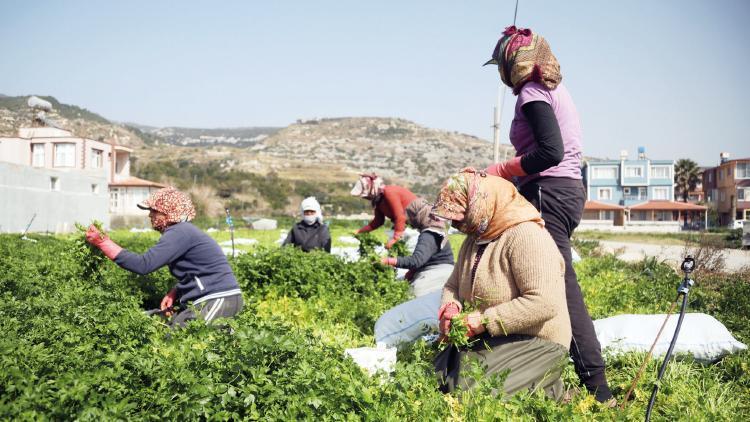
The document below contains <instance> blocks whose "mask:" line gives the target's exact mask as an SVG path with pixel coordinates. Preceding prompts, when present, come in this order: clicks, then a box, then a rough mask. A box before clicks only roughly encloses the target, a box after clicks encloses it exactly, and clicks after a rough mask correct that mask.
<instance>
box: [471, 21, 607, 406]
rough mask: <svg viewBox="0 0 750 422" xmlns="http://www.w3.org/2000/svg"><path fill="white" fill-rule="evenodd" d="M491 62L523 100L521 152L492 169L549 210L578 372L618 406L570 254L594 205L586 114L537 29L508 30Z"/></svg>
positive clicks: (516, 128)
mask: <svg viewBox="0 0 750 422" xmlns="http://www.w3.org/2000/svg"><path fill="white" fill-rule="evenodd" d="M487 64H495V65H497V67H498V70H499V72H500V79H502V81H503V83H504V84H505V85H507V86H509V87H510V88H512V89H513V94H514V95H516V96H517V98H518V99H517V100H516V107H515V116H514V117H513V123H512V124H511V127H510V142H511V143H512V144H513V146H514V147H515V149H516V157H515V158H513V159H511V160H508V161H506V162H503V163H496V164H493V165H492V166H490V167H489V168H487V169H486V171H487V173H489V174H493V175H496V176H501V177H503V178H505V179H508V180H511V181H515V182H516V185H517V187H518V190H519V191H520V192H521V194H522V195H523V196H524V197H525V198H526V199H527V200H529V202H531V203H532V204H534V206H535V207H536V208H537V209H538V210H539V212H540V213H541V214H542V218H543V219H544V222H545V227H546V229H547V231H548V232H549V233H550V234H551V235H552V238H553V239H554V240H555V243H556V244H557V247H558V249H559V250H560V253H561V254H562V256H563V258H564V260H565V294H566V298H567V302H568V313H569V314H570V323H571V328H572V330H573V340H572V341H571V344H570V354H571V357H572V358H573V363H574V365H575V369H576V372H577V373H578V377H579V378H580V379H581V381H582V382H583V384H584V385H585V386H586V388H587V389H588V390H589V391H590V392H592V393H594V394H595V396H596V399H597V400H598V401H600V402H609V404H610V405H612V404H613V403H615V401H614V400H613V397H612V393H611V391H610V389H609V385H608V384H607V378H606V376H605V373H604V369H605V368H604V360H603V359H602V353H601V346H600V345H599V341H598V340H597V338H596V332H595V331H594V324H593V322H592V321H591V316H590V315H589V313H588V310H587V309H586V305H585V303H584V302H583V295H582V294H581V288H580V286H579V285H578V279H577V277H576V273H575V270H574V269H573V265H572V256H571V251H570V237H571V235H572V234H573V230H575V228H576V227H577V226H578V223H579V222H580V221H581V216H582V214H583V206H584V203H585V202H586V190H585V189H584V187H583V183H582V182H581V179H582V177H581V169H580V167H581V157H582V146H581V138H582V136H581V124H580V120H579V117H578V111H577V110H576V106H575V104H574V103H573V99H572V98H571V96H570V93H569V92H568V90H567V88H566V87H565V85H563V84H562V75H561V74H560V65H559V64H558V62H557V59H556V58H555V56H554V55H553V54H552V51H551V50H550V47H549V44H547V41H546V40H545V39H544V38H543V37H541V36H540V35H538V34H534V33H532V32H531V30H530V29H519V28H516V27H515V26H511V27H508V28H506V29H505V31H504V32H503V36H502V37H501V38H500V40H499V41H498V43H497V45H496V46H495V50H494V52H493V53H492V59H490V60H489V61H488V62H487V63H485V65H487Z"/></svg>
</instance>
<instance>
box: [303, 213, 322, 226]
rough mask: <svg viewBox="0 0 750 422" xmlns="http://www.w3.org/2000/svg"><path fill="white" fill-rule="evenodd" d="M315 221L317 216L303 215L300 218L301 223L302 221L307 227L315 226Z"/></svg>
mask: <svg viewBox="0 0 750 422" xmlns="http://www.w3.org/2000/svg"><path fill="white" fill-rule="evenodd" d="M317 219H318V216H316V215H305V216H303V217H302V221H304V222H305V224H307V225H308V226H312V225H313V224H315V221H317Z"/></svg>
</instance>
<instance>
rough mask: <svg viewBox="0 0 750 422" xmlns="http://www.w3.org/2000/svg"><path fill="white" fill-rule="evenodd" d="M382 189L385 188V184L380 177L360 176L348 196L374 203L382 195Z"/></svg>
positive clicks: (373, 175)
mask: <svg viewBox="0 0 750 422" xmlns="http://www.w3.org/2000/svg"><path fill="white" fill-rule="evenodd" d="M383 188H385V183H384V182H383V178H382V177H380V176H378V175H377V174H375V173H372V174H360V175H359V180H357V183H355V184H354V188H352V190H351V192H349V194H350V195H352V196H359V197H361V198H365V199H371V200H373V201H374V200H375V199H376V198H377V197H378V196H380V194H382V193H383Z"/></svg>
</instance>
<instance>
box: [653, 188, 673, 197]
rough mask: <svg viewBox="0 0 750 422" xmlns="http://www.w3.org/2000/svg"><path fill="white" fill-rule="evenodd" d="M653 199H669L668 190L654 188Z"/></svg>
mask: <svg viewBox="0 0 750 422" xmlns="http://www.w3.org/2000/svg"><path fill="white" fill-rule="evenodd" d="M653 193H654V197H653V199H656V200H667V199H670V198H669V188H667V187H663V188H654V190H653Z"/></svg>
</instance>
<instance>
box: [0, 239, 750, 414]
mask: <svg viewBox="0 0 750 422" xmlns="http://www.w3.org/2000/svg"><path fill="white" fill-rule="evenodd" d="M332 231H333V237H334V246H345V244H343V243H339V242H338V240H337V239H338V236H341V235H347V234H351V231H352V230H351V229H350V228H336V227H334V228H333V230H332ZM212 235H213V236H214V237H215V238H217V239H218V240H219V241H224V240H227V239H228V234H227V233H226V232H216V233H212ZM379 236H380V240H384V235H383V234H382V233H380V234H379ZM30 237H32V238H34V239H35V240H36V242H31V241H26V240H21V239H19V237H18V236H10V235H0V292H1V293H0V294H2V301H0V419H3V420H46V419H51V420H68V419H78V420H113V419H119V420H196V419H207V420H239V419H251V420H252V419H262V420H378V421H380V420H466V421H474V420H571V419H572V420H575V419H579V420H613V419H622V420H642V419H643V415H644V411H645V406H646V403H647V401H648V397H649V395H650V392H651V388H652V386H653V382H654V379H655V372H656V369H657V365H658V364H659V363H660V360H656V361H652V362H651V363H650V364H649V365H648V367H647V370H646V372H645V374H644V376H643V378H642V379H641V382H640V383H639V386H638V388H637V389H636V392H635V397H634V400H633V401H632V402H631V403H630V404H629V405H628V406H627V407H626V409H625V410H619V409H607V408H604V407H603V406H600V405H599V404H597V403H596V402H595V401H594V400H593V398H592V397H591V396H588V395H586V394H578V395H576V396H575V397H574V399H573V400H572V402H570V403H568V404H559V403H556V402H553V401H551V400H547V399H545V398H544V397H543V396H541V395H539V394H531V393H525V394H520V395H517V396H515V397H513V398H511V399H509V400H503V399H501V398H497V397H494V396H492V395H490V394H488V392H489V391H491V390H492V389H493V387H494V386H496V385H497V384H498V383H501V382H502V379H499V378H488V379H484V380H482V381H481V382H480V383H479V384H478V386H477V388H475V389H474V390H470V391H466V392H458V393H456V394H453V395H443V394H441V393H439V392H438V391H437V389H436V386H437V382H436V379H435V378H434V376H433V375H432V372H431V368H432V362H431V360H432V356H434V353H435V350H436V348H435V346H433V345H429V344H425V343H423V342H418V343H416V344H414V345H412V346H411V347H408V348H406V349H405V350H402V351H400V352H399V362H398V364H397V366H396V369H395V371H394V372H393V373H392V374H383V375H380V376H372V377H371V376H369V375H367V374H366V373H365V372H364V371H363V370H361V369H360V368H359V367H358V366H357V365H355V364H354V363H353V362H352V361H351V360H349V359H348V358H346V357H345V355H344V349H345V348H348V347H360V346H373V345H374V340H373V325H374V323H375V321H376V320H377V318H378V317H379V316H380V315H381V314H382V313H383V312H384V311H385V310H387V309H389V308H390V307H392V306H394V305H396V304H398V303H401V302H403V301H405V300H407V299H408V293H407V292H408V289H407V286H406V285H405V284H404V283H403V282H400V281H397V280H395V279H394V273H393V271H392V270H391V269H389V268H385V267H382V266H380V265H376V264H373V262H372V260H371V257H367V258H365V259H363V260H361V261H359V262H354V263H346V262H344V261H342V260H341V259H339V258H337V257H334V256H331V255H328V254H325V253H319V252H315V253H310V254H305V253H302V252H299V251H297V250H294V249H291V248H284V249H280V248H278V247H277V246H276V245H275V244H274V241H275V240H277V239H278V237H279V231H271V232H254V231H242V232H238V233H236V237H238V238H254V239H257V240H259V245H257V246H241V247H240V248H241V249H243V250H245V251H247V253H245V254H242V255H240V256H238V257H237V258H235V259H232V260H231V264H232V266H233V268H234V270H235V274H236V275H237V277H238V280H239V282H240V284H241V286H242V288H243V290H244V298H245V308H244V310H243V312H242V313H241V315H240V316H239V317H238V318H237V319H234V320H231V321H229V322H228V325H229V326H231V328H232V330H229V329H227V328H226V327H225V328H214V327H207V326H205V325H204V324H203V323H202V322H194V323H191V324H190V325H189V326H188V327H187V328H186V329H184V330H178V331H173V332H170V330H169V329H168V328H167V327H166V326H165V325H164V324H163V323H162V322H161V321H160V320H159V319H158V318H156V317H154V318H151V317H147V316H145V315H144V314H143V312H142V311H143V310H144V309H150V308H154V307H156V306H157V305H158V303H159V301H160V300H161V297H162V296H163V294H164V293H165V292H166V291H167V290H168V289H169V287H171V285H172V283H173V281H172V279H171V276H170V275H169V273H168V272H167V270H166V269H162V270H160V271H158V272H156V273H154V274H151V275H149V276H137V275H134V274H132V273H129V272H128V271H125V270H122V269H120V268H118V267H117V266H116V265H114V264H113V263H111V262H109V261H106V260H105V261H102V262H101V265H100V266H94V265H91V262H92V261H90V260H92V259H94V257H93V256H92V252H91V251H90V250H89V249H88V248H86V247H85V245H82V244H81V243H80V239H77V238H75V237H73V238H71V237H66V238H58V237H51V236H38V235H31V236H30ZM113 238H114V239H115V240H116V241H118V242H119V243H121V244H122V246H124V247H126V248H129V249H131V250H134V251H137V252H143V251H145V250H146V249H148V247H150V246H151V245H153V244H154V243H155V241H156V239H157V235H156V234H153V233H127V232H115V233H113ZM451 241H452V243H453V244H454V246H455V247H456V250H457V249H458V243H459V242H460V241H461V237H460V236H455V237H453V238H452V239H451ZM586 246H589V247H586ZM590 246H591V244H587V245H581V247H580V248H579V250H580V251H581V252H582V253H583V255H584V259H583V260H582V261H581V262H579V263H578V264H577V270H578V274H579V278H580V281H581V285H582V287H583V290H584V292H585V298H586V301H587V303H588V305H589V308H590V311H591V313H592V316H593V317H594V318H602V317H606V316H612V315H616V314H621V313H663V312H666V310H667V309H668V308H669V305H670V303H671V301H673V300H674V298H675V294H676V293H675V288H676V286H677V285H678V284H679V279H680V277H679V275H678V274H676V273H674V271H673V270H672V269H670V268H668V267H666V266H664V265H661V264H660V263H658V262H655V261H652V260H647V261H644V262H641V263H637V264H626V263H623V262H621V261H618V260H616V259H615V258H613V257H612V256H597V255H596V254H592V253H588V251H589V249H590ZM749 296H750V283H749V282H748V275H747V274H721V275H716V274H707V275H699V277H698V279H697V285H696V286H695V287H694V288H693V290H692V291H691V303H690V309H691V310H693V311H701V312H706V313H709V314H711V315H713V316H714V317H716V318H717V319H719V320H720V321H721V322H723V323H724V324H725V325H726V326H727V327H728V328H729V329H730V331H732V333H733V334H734V335H735V337H736V338H737V339H738V340H740V341H742V342H744V343H747V342H748V341H750V323H748V322H747V320H746V318H747V316H748V315H750V299H748V297H749ZM667 335H670V334H667ZM643 358H644V354H640V353H630V354H625V355H620V356H617V357H612V356H609V357H608V360H607V363H608V377H609V379H610V383H611V386H612V388H613V390H614V393H615V395H616V396H617V398H618V399H620V400H621V399H622V396H623V395H624V394H625V391H626V390H627V388H628V387H629V385H630V383H631V381H632V379H633V377H634V375H635V373H636V371H637V369H638V367H639V366H640V364H641V362H642V361H643ZM749 367H750V355H748V353H747V352H743V353H740V354H736V355H732V356H728V357H726V358H725V359H723V360H722V361H720V362H718V363H716V364H713V365H703V364H700V363H697V362H695V361H693V360H692V359H690V358H687V357H678V359H677V360H676V361H673V362H672V363H671V364H670V366H669V368H668V370H667V373H666V376H665V378H664V380H662V383H661V387H660V388H661V389H660V393H659V396H658V398H657V401H656V406H655V408H654V414H653V418H654V420H712V421H713V420H742V419H747V416H748V415H749V414H750V374H749V373H748V369H749ZM564 380H565V382H566V385H568V386H574V385H576V381H577V379H576V377H575V374H574V372H573V369H572V365H569V367H568V368H567V369H566V372H565V375H564ZM743 415H744V416H743Z"/></svg>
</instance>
